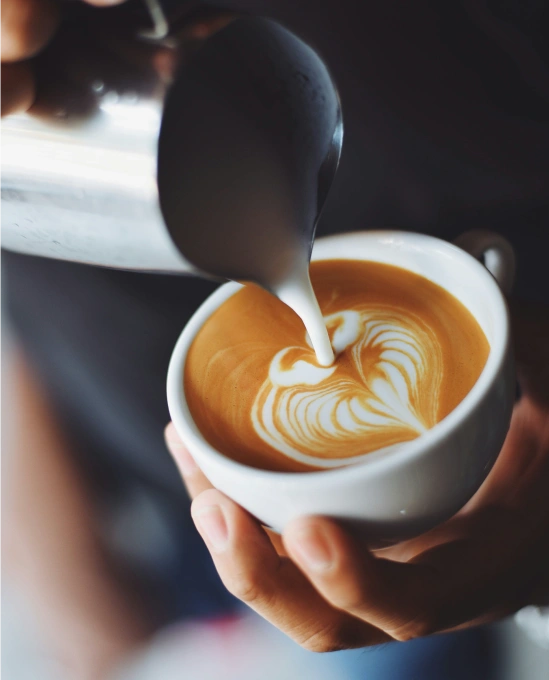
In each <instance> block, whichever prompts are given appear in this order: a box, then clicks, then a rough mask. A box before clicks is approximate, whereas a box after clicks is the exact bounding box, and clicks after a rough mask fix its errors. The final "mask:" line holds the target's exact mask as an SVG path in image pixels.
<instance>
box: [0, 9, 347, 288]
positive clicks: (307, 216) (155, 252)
mask: <svg viewBox="0 0 549 680" xmlns="http://www.w3.org/2000/svg"><path fill="white" fill-rule="evenodd" d="M70 5H71V6H70V7H69V9H70V12H69V14H70V16H69V17H68V18H67V19H66V20H65V21H64V22H63V24H62V26H61V28H60V30H59V31H58V34H57V35H56V36H55V38H54V40H53V41H52V43H51V45H49V46H48V47H47V48H46V50H45V51H44V52H43V54H41V55H40V56H39V57H38V58H37V59H36V69H37V84H38V88H39V89H38V97H37V104H36V106H35V107H34V108H33V110H32V113H31V114H24V115H15V116H11V117H8V118H7V119H5V120H4V121H3V124H2V231H3V233H2V245H3V247H5V248H8V249H10V250H14V251H18V252H21V253H27V254H33V255H41V256H47V257H53V258H58V259H62V260H72V261H78V262H83V263H90V264H97V265H104V266H109V267H117V268H123V269H132V270H143V271H153V272H154V271H156V272H181V273H184V272H187V273H199V274H212V273H213V274H215V275H217V276H219V274H221V275H222V276H227V277H231V278H234V275H233V273H232V271H231V270H228V271H227V272H225V271H224V270H220V269H219V267H218V268H217V270H216V271H214V270H213V269H211V268H210V270H209V269H208V266H204V264H203V262H202V260H201V259H200V257H198V255H197V256H196V257H195V254H194V253H191V255H192V257H189V252H190V250H189V248H190V246H188V243H189V234H191V235H192V232H193V230H194V231H195V233H199V234H200V235H201V238H198V239H194V241H196V243H200V244H201V245H200V247H201V248H209V247H210V246H213V245H215V242H216V231H215V230H216V229H218V230H219V229H223V228H225V229H226V230H227V229H229V230H232V232H231V233H229V234H227V233H225V234H224V238H223V239H222V242H223V246H222V248H218V250H220V251H221V255H220V256H222V255H223V252H222V251H223V250H225V251H226V250H227V247H230V244H231V243H235V244H236V245H235V246H234V247H235V248H237V247H238V248H240V249H242V247H243V246H245V245H246V244H248V243H251V242H252V241H253V239H254V238H255V237H254V234H253V232H252V227H250V226H249V225H248V227H247V229H248V232H246V233H242V234H237V233H236V232H238V230H239V228H240V227H239V225H241V224H242V223H243V221H244V218H246V219H248V221H249V220H250V216H249V215H248V213H249V209H248V213H246V211H245V206H244V205H243V204H244V201H243V198H242V196H239V197H238V200H237V199H235V198H233V197H232V193H231V191H230V190H228V189H227V186H226V185H227V183H228V184H229V186H230V181H231V177H233V178H234V177H235V176H236V175H238V176H240V175H243V176H245V175H246V172H247V173H248V178H249V180H250V191H251V192H252V191H255V192H258V191H260V190H261V191H262V192H263V193H262V194H261V196H262V201H263V203H262V205H263V206H265V205H267V206H269V205H270V206H274V205H275V203H276V202H277V201H278V200H279V199H280V197H281V196H282V197H283V198H284V200H285V201H286V203H288V201H290V203H291V205H290V208H289V209H288V210H286V212H285V213H284V217H285V219H286V226H285V227H284V229H286V230H288V229H289V230H290V231H292V230H293V232H294V233H295V234H297V237H298V238H301V239H302V240H305V241H307V239H308V241H309V242H307V243H305V245H304V247H306V248H308V249H309V250H310V248H311V246H312V234H311V233H306V230H304V227H303V225H304V224H305V222H307V221H311V220H312V221H313V222H314V221H316V217H317V216H318V213H319V211H320V208H321V204H322V202H323V200H324V197H325V193H326V187H322V186H319V185H321V184H322V176H323V167H326V163H327V160H329V158H330V154H332V156H333V154H334V139H336V140H337V139H339V145H340V142H341V140H340V137H339V138H338V135H339V136H340V135H341V120H340V118H339V104H338V102H337V96H336V95H335V91H334V92H333V93H330V91H329V90H330V87H331V83H329V76H328V75H327V73H326V78H324V76H323V75H322V72H321V70H319V66H318V64H313V61H311V60H312V57H311V54H314V53H313V52H312V50H310V48H305V47H304V48H303V49H304V50H305V49H306V50H308V52H307V53H306V52H305V51H303V50H302V51H301V52H300V53H299V54H295V53H294V52H293V51H292V49H293V48H291V45H290V43H288V45H289V47H288V50H289V51H288V53H287V54H282V58H280V56H281V53H284V51H285V50H286V43H285V42H284V40H283V39H282V38H281V35H282V32H284V31H285V29H282V28H281V27H280V26H278V25H277V24H275V23H274V22H270V21H267V20H261V19H250V18H243V19H237V20H235V21H233V22H232V23H230V25H229V26H228V27H226V28H224V29H222V30H221V31H220V32H219V33H218V34H216V35H215V36H213V37H212V38H209V39H208V40H206V41H205V44H204V45H203V46H202V47H200V49H199V51H197V55H199V54H202V51H206V52H207V51H208V50H210V54H209V56H208V57H207V58H206V59H202V66H201V65H200V59H198V58H197V57H196V58H194V59H193V58H192V57H190V52H192V51H193V44H192V41H191V42H190V43H189V42H188V41H181V40H179V39H178V36H177V32H172V33H171V34H170V36H169V37H168V38H166V39H160V40H159V39H155V40H153V41H151V40H150V38H143V37H142V33H143V26H141V27H138V29H136V26H135V25H132V24H131V22H130V23H128V22H127V17H128V16H129V15H128V14H124V13H123V12H122V11H121V9H122V8H120V11H118V13H116V12H114V13H112V12H111V10H93V9H92V8H90V7H83V6H80V4H79V3H70ZM77 5H78V7H77ZM122 7H123V6H122ZM107 13H108V16H107ZM112 17H115V19H116V20H113V21H111V18H112ZM156 18H157V20H158V16H157V17H156ZM107 19H108V21H107ZM156 29H157V31H156V38H158V34H161V33H162V32H163V29H162V25H161V22H158V21H157V26H156ZM153 33H154V31H153ZM286 33H287V32H286ZM222 34H223V35H222ZM288 35H291V34H288ZM218 36H221V37H218ZM258 50H259V51H260V52H261V58H260V59H256V58H254V51H256V52H257V51H258ZM273 50H274V51H273ZM271 52H272V53H271ZM233 57H234V58H236V57H238V59H239V60H240V62H239V63H236V62H235V64H234V65H233V64H232V62H231V59H232V58H233ZM315 58H316V59H317V60H318V61H320V60H319V59H318V57H315ZM294 61H295V62H296V63H293V62H294ZM195 63H197V64H198V66H196V67H195V66H193V64H195ZM320 63H321V62H320ZM204 64H206V65H204ZM219 64H222V65H223V68H224V69H225V72H224V74H223V75H222V76H220V75H218V73H217V70H216V65H219ZM243 65H244V67H242V66H243ZM193 69H197V70H196V71H193ZM311 69H312V70H311ZM315 70H316V71H315ZM266 71H267V72H266ZM313 71H315V72H319V73H321V78H320V80H321V84H320V85H319V84H318V82H315V78H314V77H309V76H310V75H311V74H312V73H313ZM308 74H309V75H308ZM231 79H234V85H235V86H234V87H233V82H232V81H231ZM205 81H206V82H205ZM325 81H326V82H325ZM182 83H183V84H182ZM193 83H194V85H196V84H197V83H198V84H199V85H200V87H199V88H198V89H199V90H200V92H199V94H200V97H201V98H199V97H197V95H196V93H195V92H194V91H193V87H194V85H193ZM244 85H245V87H244ZM329 86H330V87H329ZM204 92H206V93H207V95H208V97H207V98H208V102H205V101H204V96H203V95H204ZM233 92H236V94H234V95H233V94H232V93H233ZM332 100H333V101H332ZM319 104H322V105H320V106H319ZM206 105H207V106H209V107H210V108H209V109H207V110H206V108H205V107H206ZM201 107H202V108H201ZM250 109H251V110H250ZM210 112H211V115H210ZM258 121H260V123H258ZM208 125H209V126H214V127H215V129H217V130H218V132H219V130H221V131H222V132H223V135H222V136H223V144H222V145H221V146H222V147H223V148H222V153H223V157H222V159H221V160H222V162H219V159H216V155H215V154H216V153H219V147H220V144H219V139H218V137H219V135H217V137H216V135H211V134H210V133H208V128H207V126H208ZM231 126H233V127H234V129H233V128H232V127H231ZM210 129H212V128H211V127H210ZM246 131H253V133H254V135H255V137H254V141H253V142H252V141H250V140H242V139H239V138H238V135H240V136H242V135H243V134H244V133H245V132H246ZM210 140H212V141H211V142H210ZM247 143H248V144H249V145H250V148H249V149H247V150H246V144H247ZM161 148H164V152H163V154H164V158H165V160H163V158H162V157H161V155H160V156H159V150H160V149H161ZM242 149H244V152H243V151H242ZM248 152H249V153H248ZM267 152H268V153H270V154H271V155H272V158H273V159H274V161H273V162H274V163H275V165H276V172H273V173H272V174H273V176H274V175H276V177H277V178H279V179H280V182H278V184H277V183H276V182H275V183H274V184H273V182H272V181H270V177H269V172H267V173H265V177H264V179H262V177H263V175H262V172H254V173H250V171H249V168H248V169H246V168H243V167H242V164H243V163H244V160H242V159H249V158H251V157H252V156H254V154H255V155H256V156H260V155H261V154H263V156H264V155H265V153H267ZM337 153H338V154H339V151H338V152H337ZM183 156H184V157H183ZM338 157H339V156H338ZM255 160H256V161H257V158H256V159H255ZM271 160H272V159H271ZM332 165H333V162H332ZM258 167H259V166H258ZM212 170H214V171H212ZM261 181H263V185H262V186H261V187H259V184H260V183H261ZM330 181H331V180H330ZM209 182H213V184H212V186H210V185H209V184H208V183H209ZM281 182H282V183H283V182H285V183H286V185H285V186H281ZM279 184H280V186H279ZM275 185H276V186H275ZM277 191H278V194H276V192H277ZM233 193H234V192H233ZM168 194H169V196H168ZM275 194H276V195H275ZM164 196H167V197H168V198H164ZM168 199H169V200H168ZM179 199H180V200H179ZM224 201H225V203H224ZM172 205H175V206H176V208H172ZM214 208H215V210H214ZM177 210H180V213H181V212H182V213H183V214H180V213H178V212H177ZM170 211H171V212H170ZM231 211H232V213H234V214H232V216H231V215H229V213H231ZM275 212H276V211H275ZM187 213H189V214H190V215H191V218H188V219H185V217H186V216H187ZM222 215H225V216H226V217H227V220H226V224H225V226H224V225H223V224H220V222H222V221H223V220H221V219H220V216H222ZM229 217H230V219H229ZM254 219H256V218H255V217H254ZM208 220H209V221H208ZM214 220H217V222H218V224H217V225H214V226H212V222H213V221H214ZM274 221H275V220H274V219H273V222H274ZM278 221H279V222H281V220H278ZM227 225H229V226H227ZM253 228H255V229H261V228H262V225H261V224H260V223H259V222H258V223H257V224H256V225H255V227H253ZM313 233H314V230H313ZM204 234H206V236H205V237H204ZM183 235H185V238H183ZM282 236H283V235H282ZM239 239H240V240H239ZM190 240H191V241H193V239H192V238H191V239H190ZM278 240H279V239H277V238H275V239H273V243H277V242H278ZM226 244H229V246H227V245H226ZM191 250H192V249H191ZM272 259H273V262H276V261H277V257H276V253H273V258H272ZM237 273H238V272H237Z"/></svg>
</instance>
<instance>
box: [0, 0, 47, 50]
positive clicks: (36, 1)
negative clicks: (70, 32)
mask: <svg viewBox="0 0 549 680" xmlns="http://www.w3.org/2000/svg"><path fill="white" fill-rule="evenodd" d="M58 23H59V10H58V8H57V5H56V4H55V3H54V2H53V0H2V47H1V54H2V61H3V62H4V61H20V60H21V59H28V58H29V57H32V56H33V55H34V54H36V53H37V52H39V51H40V50H41V49H42V48H43V47H44V46H45V45H46V44H47V43H48V41H49V40H50V38H51V37H52V35H53V33H54V32H55V29H56V28H57V24H58Z"/></svg>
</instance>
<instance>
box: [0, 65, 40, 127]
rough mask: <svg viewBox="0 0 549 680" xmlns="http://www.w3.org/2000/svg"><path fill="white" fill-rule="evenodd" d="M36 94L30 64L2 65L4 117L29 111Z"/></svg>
mask: <svg viewBox="0 0 549 680" xmlns="http://www.w3.org/2000/svg"><path fill="white" fill-rule="evenodd" d="M34 94H35V90H34V78H33V76H32V71H31V68H30V66H29V65H28V64H25V63H22V64H2V116H7V115H9V114H10V113H19V112H20V111H26V110H27V109H29V108H30V107H31V105H32V103H33V101H34Z"/></svg>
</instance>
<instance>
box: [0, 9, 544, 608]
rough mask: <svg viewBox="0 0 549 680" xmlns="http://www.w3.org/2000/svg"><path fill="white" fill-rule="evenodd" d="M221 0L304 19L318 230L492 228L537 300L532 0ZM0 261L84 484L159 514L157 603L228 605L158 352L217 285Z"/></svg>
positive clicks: (538, 113) (539, 73)
mask: <svg viewBox="0 0 549 680" xmlns="http://www.w3.org/2000/svg"><path fill="white" fill-rule="evenodd" d="M227 4H228V5H230V6H231V7H233V8H236V9H243V10H249V11H254V12H255V13H263V14H266V15H269V16H272V17H273V18H277V19H279V20H281V21H282V22H283V23H285V24H286V25H287V26H288V28H290V29H292V30H294V31H295V32H297V33H298V34H301V35H302V36H303V37H304V38H305V39H307V40H308V41H309V42H310V43H311V44H312V45H313V46H315V47H316V48H317V49H318V50H319V51H320V53H321V54H322V55H323V57H324V59H325V60H326V62H327V64H328V66H329V68H330V69H331V71H332V73H333V75H334V77H335V80H336V82H337V84H338V87H339V90H340V94H341V99H342V103H343V111H344V122H345V139H344V148H343V154H342V159H341V164H340V168H339V171H338V174H337V177H336V179H335V182H334V186H333V189H332V191H331V193H330V195H329V198H328V201H327V204H326V207H325V210H324V212H323V214H322V217H321V220H320V223H319V227H318V235H322V234H327V233H333V232H341V231H353V230H363V229H369V228H381V227H389V228H399V229H409V230H414V231H420V232H424V233H430V234H434V235H437V236H440V237H441V238H446V239H453V238H455V237H456V236H457V235H458V234H459V233H461V232H463V231H465V230H467V229H472V228H478V227H480V228H485V229H486V228H488V229H494V230H496V231H498V232H500V233H502V234H504V235H505V236H507V237H508V238H509V240H510V241H511V242H512V243H513V245H514V247H515V249H516V251H517V256H518V278H517V287H516V294H517V295H519V296H521V297H526V298H530V299H534V300H538V301H545V302H548V303H549V283H548V276H547V271H546V268H547V264H546V262H547V255H548V252H549V41H548V40H547V34H548V26H549V10H548V9H547V6H546V4H545V3H541V2H534V1H533V0H531V1H530V2H514V3H513V2H499V3H495V2H485V3H482V2H470V3H468V2H463V3H461V4H459V3H428V2H413V3H410V2H406V1H402V2H390V3H389V2H387V3H365V2H363V1H362V0H361V1H360V2H359V1H358V0H340V1H339V2H338V3H335V2H317V0H315V1H314V2H313V0H310V1H307V0H301V1H300V2H299V3H296V2H295V1H294V0H292V1H291V2H290V1H289V0H285V1H282V2H275V1H273V2H268V1H265V2H256V1H255V0H254V1H253V2H252V1H250V2H245V1H241V2H240V3H238V2H234V3H227ZM3 273H4V275H5V291H4V292H5V298H6V301H7V308H8V311H9V314H10V316H11V320H12V323H13V328H14V329H15V332H16V334H17V336H18V338H19V341H20V343H21V344H22V345H23V347H24V349H25V350H26V353H27V356H28V358H29V360H30V361H31V363H32V365H33V366H34V367H35V369H36V371H37V373H38V375H39V377H40V379H41V381H42V383H43V385H44V387H45V389H46V390H47V392H48V394H49V396H50V399H51V403H52V405H53V407H54V409H55V411H56V413H57V415H58V417H59V419H60V420H61V422H62V423H63V425H64V427H65V429H66V431H67V433H68V435H69V437H70V440H71V442H72V450H73V451H74V456H75V460H76V461H77V463H78V465H79V466H80V467H81V468H82V470H83V471H84V473H85V475H86V477H87V478H88V479H89V480H90V484H91V487H92V489H93V493H94V496H96V497H97V498H101V499H102V502H103V503H104V502H105V499H106V500H107V505H108V504H109V503H111V504H115V505H116V504H118V505H123V504H124V502H125V499H129V498H131V496H132V493H133V490H134V489H139V490H141V491H142V492H143V493H144V494H145V495H146V496H147V498H148V499H149V500H151V502H152V503H153V504H154V505H155V507H156V508H157V509H158V511H159V513H160V516H161V517H162V518H163V521H164V523H165V524H166V525H167V526H169V531H168V536H169V540H168V544H169V549H168V550H167V551H166V554H165V555H164V556H163V557H162V556H160V558H159V560H158V562H157V563H156V566H155V565H154V564H153V567H151V570H150V571H151V574H152V576H151V578H153V580H154V579H156V582H157V584H158V588H159V590H158V593H159V594H158V597H159V598H165V600H166V602H167V603H170V607H168V608H167V609H169V612H170V613H169V615H172V616H197V615H210V614H214V613H216V612H220V611H223V610H225V609H226V608H229V607H231V606H233V601H232V599H231V598H230V596H228V595H227V594H226V593H225V591H224V589H223V587H222V585H221V584H220V582H219V579H218V577H217V575H216V574H215V572H214V570H213V567H212V565H211V561H210V558H209V556H208V555H207V553H206V550H205V548H204V547H203V545H202V543H201V541H200V539H199V538H198V535H197V534H196V532H195V530H194V527H193V526H192V522H191V520H190V517H189V512H188V502H189V501H188V499H187V497H186V495H185V492H184V489H183V486H182V484H181V481H180V478H179V475H178V473H177V470H176V468H175V465H174V464H173V462H172V460H171V458H170V456H169V454H168V452H167V451H166V448H165V446H164V442H163V438H162V432H163V428H164V426H165V424H166V423H167V422H168V419H169V416H168V411H167V407H166V399H165V376H166V371H167V366H168V361H169V357H170V353H171V350H172V348H173V346H174V344H175V341H176V339H177V337H178V335H179V333H180V331H181V329H182V328H183V326H184V324H185V322H186V321H187V319H188V318H189V316H190V315H191V314H192V313H193V311H194V310H195V309H196V307H197V306H198V305H199V304H200V303H201V302H202V301H203V300H204V298H205V297H206V296H207V295H208V294H209V293H210V292H211V291H212V290H213V289H214V287H215V285H214V284H211V283H209V282H205V281H201V280H198V279H192V278H186V277H172V276H159V275H149V274H136V273H128V272H119V271H110V270H105V269H98V268H93V267H88V266H84V265H77V264H70V263H63V262H56V261H51V260H46V259H39V258H33V257H28V256H23V255H15V254H12V253H5V254H4V256H3ZM136 540H138V539H136ZM155 569H156V572H155Z"/></svg>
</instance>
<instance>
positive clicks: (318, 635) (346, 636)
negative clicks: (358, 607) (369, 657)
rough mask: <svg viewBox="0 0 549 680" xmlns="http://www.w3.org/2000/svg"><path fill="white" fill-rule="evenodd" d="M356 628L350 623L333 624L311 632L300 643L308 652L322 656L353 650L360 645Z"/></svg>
mask: <svg viewBox="0 0 549 680" xmlns="http://www.w3.org/2000/svg"><path fill="white" fill-rule="evenodd" d="M354 628H355V627H354V626H350V625H349V623H348V622H344V623H342V622H337V623H332V624H330V625H328V626H325V627H323V628H320V629H316V630H313V631H312V632H309V633H308V634H307V635H305V636H304V637H302V639H300V640H298V642H299V644H300V646H301V647H303V648H304V649H306V650H307V651H309V652H316V653H320V654H325V653H327V652H338V651H341V650H343V649H351V648H353V647H356V646H359V645H360V643H359V642H358V641H357V639H356V638H357V635H356V631H355V630H354Z"/></svg>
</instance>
